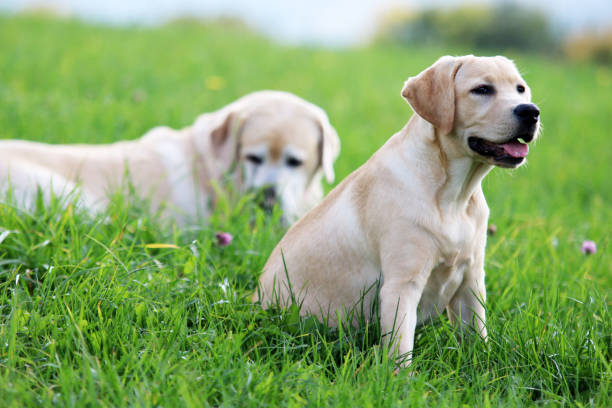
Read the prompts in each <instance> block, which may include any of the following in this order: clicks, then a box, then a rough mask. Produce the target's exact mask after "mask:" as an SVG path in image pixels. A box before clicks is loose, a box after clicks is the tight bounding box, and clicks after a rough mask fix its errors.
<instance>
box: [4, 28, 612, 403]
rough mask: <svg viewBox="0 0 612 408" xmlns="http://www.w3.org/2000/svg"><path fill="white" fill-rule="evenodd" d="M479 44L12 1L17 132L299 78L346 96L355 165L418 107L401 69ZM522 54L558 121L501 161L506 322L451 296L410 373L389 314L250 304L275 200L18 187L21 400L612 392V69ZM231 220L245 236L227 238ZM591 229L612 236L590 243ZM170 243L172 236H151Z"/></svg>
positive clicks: (298, 83) (305, 399)
mask: <svg viewBox="0 0 612 408" xmlns="http://www.w3.org/2000/svg"><path fill="white" fill-rule="evenodd" d="M467 51H469V50H467ZM502 51H503V50H502ZM502 51H500V52H502ZM464 52H466V50H447V49H399V48H384V47H377V48H365V49H358V50H344V51H329V50H320V49H310V48H287V47H282V46H279V45H275V44H273V43H270V42H268V41H266V40H263V39H261V38H259V37H258V36H255V35H253V34H251V33H249V32H248V31H245V30H244V29H241V28H239V27H235V26H215V25H207V26H202V25H197V24H194V23H188V22H182V23H176V24H171V25H168V26H164V27H161V28H156V29H136V28H129V29H126V28H115V29H112V28H103V27H96V26H88V25H83V24H80V23H76V22H73V21H58V20H52V19H46V18H38V17H10V18H9V17H0V137H1V138H23V139H32V140H39V141H45V142H51V143H68V142H87V143H102V142H110V141H114V140H118V139H130V138H136V137H139V136H140V135H142V134H143V133H144V132H145V131H146V130H148V129H149V128H151V127H153V126H155V125H159V124H166V125H170V126H174V127H182V126H186V125H189V124H190V123H191V122H192V121H193V120H194V118H195V117H196V116H197V115H198V114H200V113H201V112H204V111H210V110H213V109H216V108H218V107H220V106H222V105H224V104H227V103H229V102H230V101H232V100H234V99H236V98H237V97H239V96H241V95H243V94H244V93H247V92H250V91H254V90H258V89H263V88H273V89H284V90H288V91H291V92H295V93H297V94H298V95H300V96H303V97H304V98H306V99H308V100H311V101H313V102H314V103H316V104H318V105H320V106H321V107H323V108H324V109H325V110H326V111H327V112H328V114H329V116H330V118H331V120H332V123H333V124H334V125H335V126H336V128H337V130H338V133H339V134H340V137H341V139H342V143H343V147H342V153H341V155H340V158H339V160H338V162H337V166H336V168H337V175H338V180H341V179H342V178H344V177H345V176H346V175H347V174H349V173H350V172H351V171H352V170H354V169H356V168H357V167H358V166H359V165H360V164H361V163H363V162H364V161H365V160H366V159H367V158H368V157H369V156H370V155H371V154H372V153H373V152H374V151H375V150H376V149H377V148H378V147H379V146H380V145H382V143H383V142H384V141H385V140H386V139H387V138H388V137H389V136H390V135H391V134H393V133H394V132H396V131H397V130H398V129H400V127H401V126H402V125H403V124H404V123H405V122H406V121H407V120H408V118H409V117H410V115H411V111H410V109H409V107H408V105H407V104H405V103H404V102H403V101H402V99H401V98H400V96H399V91H400V89H401V87H402V84H403V81H404V80H405V79H406V78H407V77H408V76H410V75H414V74H416V73H418V72H419V71H421V70H422V69H423V68H425V67H427V66H428V65H430V64H431V63H432V62H433V61H434V60H435V59H436V58H437V57H438V56H440V55H442V54H444V53H452V54H458V53H464ZM510 56H511V57H513V58H514V59H515V61H516V62H517V64H518V66H519V68H520V69H521V70H522V72H523V73H524V77H525V79H526V80H527V81H528V83H529V84H530V85H531V87H532V89H533V94H534V100H535V102H536V103H538V104H539V106H540V108H541V110H542V120H543V126H544V129H543V132H542V135H541V139H540V141H539V142H538V143H537V145H536V146H535V147H533V149H532V153H531V154H530V161H529V164H528V165H527V166H525V167H523V168H521V169H519V170H516V171H513V172H507V171H502V170H494V171H493V172H492V174H491V175H490V176H488V178H487V180H486V181H485V186H484V187H485V193H486V195H487V199H488V202H489V206H490V207H491V222H493V223H495V224H497V226H498V233H497V234H496V235H495V236H493V237H491V238H490V239H489V243H488V249H487V259H486V267H487V282H486V284H487V291H488V303H487V309H488V329H489V339H490V340H489V342H488V343H486V344H485V343H483V342H481V341H479V340H477V339H475V338H471V337H469V336H468V337H467V338H465V339H464V340H463V341H461V342H459V341H458V340H457V336H456V333H455V332H454V330H453V329H452V328H451V327H450V326H449V324H448V321H447V319H446V318H442V319H440V322H438V323H436V324H434V325H430V326H425V327H423V328H420V329H419V330H418V331H417V339H416V349H415V359H414V363H413V367H414V369H415V371H416V373H415V374H414V375H411V374H410V372H409V371H408V370H403V371H399V372H394V367H393V363H392V362H390V361H389V360H388V359H387V358H386V351H385V350H384V348H383V347H381V345H380V341H379V331H378V328H377V326H376V324H371V325H369V326H366V325H364V326H363V327H360V328H358V329H355V328H348V327H345V328H342V329H340V330H330V329H327V328H325V327H323V326H322V325H320V324H318V323H317V322H315V321H313V320H312V319H307V320H305V321H300V319H299V318H298V317H297V314H296V310H293V309H292V310H289V311H266V312H264V311H262V310H260V308H258V307H257V306H254V305H251V304H250V302H249V300H248V296H249V294H250V293H251V292H252V291H253V290H254V288H255V286H256V282H257V277H258V274H259V271H260V269H261V267H262V266H263V264H264V262H265V260H266V257H267V255H268V254H269V253H270V251H271V250H272V248H273V246H274V245H275V243H276V242H277V241H278V240H279V239H280V237H281V235H282V233H283V231H282V229H281V228H280V227H279V226H278V222H277V221H278V214H276V215H275V216H274V217H271V218H270V217H264V216H263V215H262V214H261V213H259V212H258V210H257V209H255V208H252V205H251V203H250V202H249V201H248V199H247V200H243V201H241V202H239V203H234V204H232V205H222V206H221V208H220V209H219V211H218V212H217V213H216V214H215V216H214V217H213V218H212V220H211V222H210V224H209V225H208V226H202V227H194V228H188V229H178V228H176V227H174V226H172V225H162V224H161V223H160V222H159V221H158V220H157V218H156V217H155V215H148V214H147V212H146V211H143V210H142V206H139V205H134V206H131V207H127V206H125V205H124V204H123V202H122V200H121V199H118V200H116V201H115V202H114V203H113V205H112V206H111V208H109V210H108V212H107V213H106V214H103V215H101V216H99V217H91V216H88V215H87V214H84V213H83V212H82V211H80V210H78V209H76V208H73V207H72V206H70V205H66V204H62V203H57V202H56V203H53V204H52V205H50V206H43V205H39V206H38V207H37V208H36V209H35V210H32V211H31V212H25V211H22V210H18V209H16V208H15V207H13V206H11V205H10V202H7V203H4V204H0V228H1V229H0V237H1V238H0V241H1V242H0V400H1V401H2V405H3V406H14V407H22V406H40V405H43V406H51V405H59V406H125V405H136V406H195V407H199V406H264V405H270V406H274V405H276V406H303V405H309V406H319V405H320V406H347V407H361V406H364V407H365V406H470V407H472V406H493V407H496V406H521V405H531V404H538V405H553V406H558V405H566V406H601V407H605V406H610V405H612V396H611V389H610V384H611V383H612V369H611V366H610V365H611V356H612V319H611V317H610V312H609V308H610V302H611V296H610V295H611V288H612V255H611V251H610V232H611V228H612V222H611V220H612V185H611V183H610V177H611V175H612V171H611V167H610V163H612V149H611V148H610V146H611V144H610V127H611V124H612V122H611V119H610V116H609V115H610V112H611V111H612V98H611V97H610V95H612V72H611V71H610V70H609V69H605V68H598V67H595V66H590V65H569V64H567V63H564V62H562V61H553V60H547V59H541V58H538V57H536V56H526V55H510ZM215 77H219V78H215ZM211 78H212V79H211ZM211 88H213V89H211ZM216 88H221V89H216ZM221 230H223V231H230V232H231V233H232V234H234V235H235V237H236V238H235V241H234V242H233V243H232V245H230V246H228V247H225V248H221V247H218V246H217V245H215V240H214V233H215V232H216V231H221ZM6 231H8V232H6ZM7 234H8V235H7ZM584 239H592V240H594V241H596V242H597V245H598V252H597V253H596V254H594V255H591V256H585V255H583V254H582V253H581V252H580V244H581V242H582V240H584ZM160 243H162V244H170V245H169V246H166V247H161V248H159V247H156V246H155V245H151V244H160Z"/></svg>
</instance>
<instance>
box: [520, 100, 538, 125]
mask: <svg viewBox="0 0 612 408" xmlns="http://www.w3.org/2000/svg"><path fill="white" fill-rule="evenodd" d="M514 114H515V115H516V116H517V117H518V118H519V119H520V121H521V122H522V123H524V124H526V125H533V124H534V123H536V122H537V121H538V118H539V117H540V110H539V109H538V107H537V106H535V105H534V104H533V103H522V104H520V105H518V106H517V107H516V108H514Z"/></svg>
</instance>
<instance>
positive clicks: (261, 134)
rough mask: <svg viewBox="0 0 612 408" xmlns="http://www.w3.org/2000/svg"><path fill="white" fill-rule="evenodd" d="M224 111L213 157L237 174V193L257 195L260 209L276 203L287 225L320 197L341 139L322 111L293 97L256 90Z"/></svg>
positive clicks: (332, 176)
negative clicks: (216, 157)
mask: <svg viewBox="0 0 612 408" xmlns="http://www.w3.org/2000/svg"><path fill="white" fill-rule="evenodd" d="M230 108H231V109H228V110H227V111H226V113H227V117H228V119H227V120H226V122H227V123H228V124H227V125H225V126H221V127H219V129H220V130H222V131H221V134H222V135H225V136H224V137H223V138H218V139H219V140H221V143H220V142H215V134H214V132H212V133H211V135H212V137H213V146H218V148H217V150H218V151H219V152H220V153H218V154H221V155H223V152H227V155H226V156H224V157H225V158H224V159H222V160H223V161H224V162H226V163H231V169H233V171H234V173H235V174H236V182H237V184H238V185H239V187H240V189H241V190H242V191H256V192H257V193H258V194H257V195H258V199H259V200H260V204H261V205H262V207H263V208H265V209H271V208H272V207H273V206H274V205H275V204H276V203H278V204H280V207H281V209H282V211H283V218H284V219H285V221H286V222H288V223H292V222H294V221H296V220H297V218H299V217H300V216H301V215H302V214H303V213H304V212H305V211H307V210H309V209H310V207H312V206H313V205H315V204H316V203H317V201H318V200H319V199H320V198H321V197H320V196H321V195H322V187H321V178H322V177H323V176H325V178H326V180H327V181H328V182H329V183H331V182H333V180H334V167H333V164H334V161H335V160H336V158H337V157H338V154H339V152H340V140H339V138H338V135H337V133H336V131H335V130H334V128H333V127H332V125H331V124H330V122H329V120H328V118H327V115H326V114H325V112H324V111H323V110H321V109H320V108H318V107H316V106H315V105H312V104H310V103H308V102H306V101H304V100H303V99H301V98H298V97H297V96H295V95H292V94H289V93H285V92H275V91H261V92H256V93H253V94H250V95H247V96H245V97H243V98H241V99H240V100H238V101H237V102H235V103H234V104H232V105H230Z"/></svg>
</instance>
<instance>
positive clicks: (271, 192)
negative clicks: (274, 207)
mask: <svg viewBox="0 0 612 408" xmlns="http://www.w3.org/2000/svg"><path fill="white" fill-rule="evenodd" d="M263 195H264V198H265V199H266V200H276V188H275V187H274V186H268V187H266V188H264V189H263Z"/></svg>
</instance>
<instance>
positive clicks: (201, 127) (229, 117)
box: [193, 108, 244, 172]
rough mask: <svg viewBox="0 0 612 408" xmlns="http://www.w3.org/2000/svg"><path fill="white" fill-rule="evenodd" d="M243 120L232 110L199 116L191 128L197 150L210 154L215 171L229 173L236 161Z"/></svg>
mask: <svg viewBox="0 0 612 408" xmlns="http://www.w3.org/2000/svg"><path fill="white" fill-rule="evenodd" d="M243 122H244V120H243V119H242V118H241V117H240V115H239V114H238V113H237V112H235V111H234V110H232V109H227V108H225V109H221V110H220V111H217V112H212V113H206V114H204V115H201V116H200V117H199V118H198V119H197V120H196V122H195V123H194V126H193V133H194V142H195V144H196V146H197V147H198V150H200V151H202V152H211V153H212V154H211V156H212V158H213V159H214V162H215V163H216V166H217V169H220V170H222V171H223V172H226V171H230V170H232V169H233V166H234V165H235V163H236V162H237V160H238V152H239V149H240V140H239V139H240V131H241V128H242V125H243Z"/></svg>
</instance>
